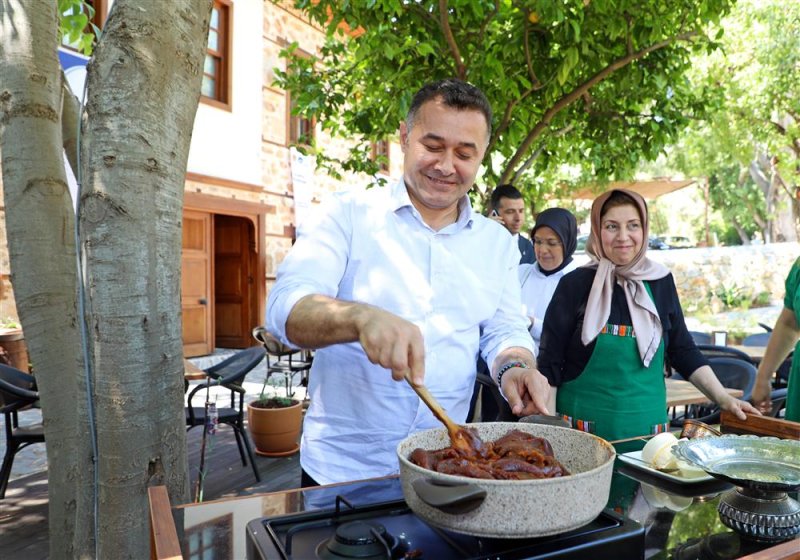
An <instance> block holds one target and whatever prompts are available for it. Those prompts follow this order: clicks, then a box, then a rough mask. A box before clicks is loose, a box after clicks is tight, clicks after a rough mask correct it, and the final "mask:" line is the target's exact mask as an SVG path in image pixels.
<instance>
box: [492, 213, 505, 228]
mask: <svg viewBox="0 0 800 560" xmlns="http://www.w3.org/2000/svg"><path fill="white" fill-rule="evenodd" d="M488 218H489V219H490V220H494V221H495V222H497V223H498V224H500V225H501V226H503V227H505V225H506V223H505V222H504V221H503V217H502V216H501V215H500V214H498V213H497V212H492V213H490V214H489V216H488Z"/></svg>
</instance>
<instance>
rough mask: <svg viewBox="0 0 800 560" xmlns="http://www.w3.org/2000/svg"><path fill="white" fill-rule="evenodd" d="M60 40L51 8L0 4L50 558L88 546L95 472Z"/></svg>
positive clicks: (22, 301)
mask: <svg viewBox="0 0 800 560" xmlns="http://www.w3.org/2000/svg"><path fill="white" fill-rule="evenodd" d="M12 22H13V25H12ZM58 41H59V38H58V13H57V10H56V6H55V4H53V3H49V2H47V3H31V2H25V1H23V0H19V1H18V2H13V1H11V2H7V1H4V2H2V3H0V48H1V49H2V51H1V52H0V84H2V86H0V112H1V113H2V116H0V152H2V155H3V194H4V203H5V209H6V212H5V219H6V232H7V234H6V235H7V238H8V250H9V257H10V265H11V282H12V284H13V286H14V297H15V299H16V305H17V311H18V313H19V316H20V320H21V322H22V325H23V327H24V332H25V337H26V342H27V345H28V352H29V354H30V359H31V362H32V363H33V364H35V372H36V379H37V383H38V385H39V390H40V395H41V403H42V415H43V418H44V425H45V434H46V435H45V437H46V439H47V459H48V463H49V465H50V468H49V475H48V476H49V493H50V497H49V502H50V537H51V542H52V543H53V545H54V547H53V549H52V553H51V556H52V557H53V558H58V557H78V556H80V555H82V553H83V552H85V550H86V549H85V545H82V544H79V545H78V546H77V548H76V547H75V543H77V542H80V541H83V542H86V543H89V544H91V541H92V540H93V539H92V530H91V528H92V522H91V519H92V508H91V504H92V490H91V482H92V474H93V471H92V469H93V467H92V462H91V442H90V440H89V438H88V437H86V434H87V433H88V421H87V414H86V402H87V399H86V387H85V384H84V376H83V374H82V372H83V366H82V363H83V362H82V359H81V353H80V337H79V333H78V329H77V324H78V323H77V321H78V318H77V306H76V301H75V294H76V293H77V279H76V269H75V242H74V235H73V232H74V225H75V217H74V214H73V212H72V204H71V199H70V194H69V190H68V188H67V182H66V176H65V172H64V164H63V157H62V153H63V149H62V147H61V146H62V138H61V123H60V119H59V113H60V110H61V72H60V69H59V65H58V59H57V57H56V53H55V45H57V44H58ZM32 156H33V157H32ZM73 539H74V540H73Z"/></svg>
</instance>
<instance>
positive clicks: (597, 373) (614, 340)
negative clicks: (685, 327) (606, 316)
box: [556, 284, 669, 453]
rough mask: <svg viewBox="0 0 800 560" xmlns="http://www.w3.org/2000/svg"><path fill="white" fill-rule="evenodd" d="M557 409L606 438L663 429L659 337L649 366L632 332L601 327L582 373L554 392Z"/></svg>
mask: <svg viewBox="0 0 800 560" xmlns="http://www.w3.org/2000/svg"><path fill="white" fill-rule="evenodd" d="M645 286H646V287H647V291H648V293H650V287H649V286H647V284H645ZM651 297H652V294H651ZM556 410H557V411H558V414H560V415H562V416H563V417H564V418H565V419H566V420H567V421H568V422H571V423H572V426H573V427H574V428H576V429H579V430H582V431H586V432H591V433H593V434H595V435H597V436H599V437H601V438H603V439H605V440H617V439H625V438H630V437H635V436H643V435H648V434H657V433H660V432H663V431H666V430H668V429H669V422H668V417H667V389H666V385H665V383H664V341H663V339H662V340H661V343H660V344H659V345H658V351H657V352H656V354H655V356H653V360H652V361H651V362H650V366H649V367H644V365H642V359H641V357H640V356H639V349H638V347H637V346H636V339H635V338H634V337H633V328H632V327H630V326H627V325H610V324H609V325H606V326H605V327H604V328H603V330H602V331H601V332H600V334H599V335H598V336H597V342H596V343H595V347H594V351H593V352H592V356H591V357H590V358H589V362H588V363H587V364H586V367H585V368H584V370H583V373H581V375H580V376H579V377H578V378H577V379H573V380H572V381H568V382H566V383H564V384H563V385H561V386H560V387H559V388H558V393H557V395H556ZM643 446H644V442H643V441H635V442H628V443H625V444H619V445H617V446H616V449H617V452H618V453H625V452H628V451H635V450H638V449H641V448H642V447H643Z"/></svg>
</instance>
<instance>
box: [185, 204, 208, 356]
mask: <svg viewBox="0 0 800 560" xmlns="http://www.w3.org/2000/svg"><path fill="white" fill-rule="evenodd" d="M212 228H213V221H212V219H211V214H210V213H208V212H196V211H191V210H186V211H184V213H183V251H182V256H181V310H182V312H183V354H184V356H187V357H189V356H204V355H206V354H211V353H212V352H213V351H214V337H213V333H214V313H213V308H214V302H213V300H212V297H211V296H212V294H213V293H214V285H213V283H212V276H211V265H212V255H213V245H212V239H213V237H212Z"/></svg>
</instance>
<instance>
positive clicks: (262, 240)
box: [0, 0, 402, 356]
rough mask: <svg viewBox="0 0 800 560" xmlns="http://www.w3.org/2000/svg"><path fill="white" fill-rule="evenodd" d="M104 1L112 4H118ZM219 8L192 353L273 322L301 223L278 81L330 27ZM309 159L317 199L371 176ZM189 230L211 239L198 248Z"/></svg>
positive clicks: (194, 251) (6, 270)
mask: <svg viewBox="0 0 800 560" xmlns="http://www.w3.org/2000/svg"><path fill="white" fill-rule="evenodd" d="M100 5H102V6H103V9H105V10H106V12H107V10H108V5H107V3H101V4H100ZM215 10H217V11H218V13H217V14H216V18H217V19H215V16H212V29H213V28H214V25H215V24H217V25H218V26H219V30H218V33H219V35H218V36H215V38H217V39H220V41H221V43H222V45H223V46H224V47H225V48H226V49H227V50H226V51H225V53H224V54H225V56H226V57H227V66H226V68H227V72H228V74H227V75H226V76H212V77H214V78H220V79H221V78H223V77H224V78H225V81H226V83H227V84H228V86H227V90H226V92H225V95H226V99H225V100H224V101H223V102H219V101H217V100H215V99H209V98H206V97H203V98H201V102H200V105H199V107H198V111H197V116H196V119H195V125H194V129H193V134H192V145H191V149H190V154H189V162H188V166H187V178H186V191H185V193H186V194H185V197H184V260H183V263H182V265H183V266H182V269H183V280H184V282H183V290H182V298H183V300H184V306H183V315H184V343H185V347H184V350H185V353H186V355H187V356H192V355H202V354H205V353H209V352H211V351H213V349H214V348H215V347H244V346H249V345H251V344H252V339H251V338H250V329H251V328H252V327H254V326H256V325H259V324H262V323H263V321H264V312H265V306H266V298H267V294H268V290H269V287H270V286H271V285H272V283H273V282H274V280H275V275H276V271H277V268H278V265H279V264H280V262H281V261H282V260H283V258H284V257H285V255H286V253H287V252H288V250H289V249H290V247H291V245H292V242H293V239H294V236H295V232H296V225H297V221H298V219H297V218H298V211H297V208H298V204H297V200H298V199H297V196H296V195H297V194H298V185H296V184H295V183H296V181H295V179H296V178H297V171H298V170H297V168H295V173H294V174H293V162H294V164H295V165H296V162H297V158H293V154H292V148H291V141H290V126H291V119H292V117H291V115H290V109H289V105H290V100H289V96H288V94H287V92H285V91H283V90H281V89H280V88H278V87H276V86H275V85H274V84H273V81H274V78H275V69H276V68H284V67H285V62H284V60H283V59H282V58H280V56H279V53H280V51H281V50H282V49H284V48H285V47H286V46H288V45H289V44H291V43H294V42H296V43H297V44H298V45H299V49H300V50H301V51H303V52H305V53H316V52H317V51H318V49H319V48H320V46H321V45H322V42H323V40H324V33H323V31H322V30H321V29H319V28H318V27H316V26H314V25H311V24H309V22H308V20H307V19H306V18H304V17H303V15H302V14H301V13H300V12H297V11H296V10H294V9H292V8H291V7H290V3H289V2H283V3H278V4H276V3H273V2H272V1H270V0H262V1H261V2H259V1H257V0H215ZM102 21H104V18H103V19H102V20H101V23H102ZM205 85H206V84H205V82H204V86H205ZM204 93H205V91H204ZM398 124H399V123H398ZM315 134H316V142H317V143H318V145H324V146H326V148H329V149H330V148H333V149H336V147H337V145H341V147H342V149H343V150H344V148H345V147H346V143H345V142H343V141H341V140H338V139H332V138H329V137H326V136H325V135H324V134H323V132H322V130H321V127H320V126H318V125H317V126H316V127H315ZM390 154H391V155H390V168H389V172H388V174H389V175H391V176H398V175H399V174H400V173H401V161H402V159H401V153H400V150H399V147H398V146H397V144H396V142H395V143H392V145H391V148H390ZM304 161H305V164H304V166H303V171H304V172H305V173H306V175H305V178H304V182H303V188H304V189H305V190H304V193H303V197H304V201H305V206H307V207H310V206H313V205H315V204H317V203H318V202H319V201H320V199H321V198H322V196H323V194H324V193H326V192H332V191H337V190H341V189H345V188H349V187H350V186H351V185H356V184H358V185H363V184H365V183H366V182H368V181H370V180H371V178H369V177H364V176H352V175H351V176H345V177H344V178H343V179H342V180H336V179H334V178H332V177H329V176H327V175H325V174H323V173H319V172H316V171H315V170H314V169H313V162H311V163H309V161H308V159H307V158H306V159H305V160H304ZM1 186H2V185H0V187H1ZM4 224H5V208H4V207H0V320H3V319H6V318H10V319H17V310H16V306H15V304H14V296H13V287H12V286H11V282H10V264H9V257H8V248H7V244H6V241H5V239H6V238H5V227H4ZM187 232H188V233H189V235H187ZM240 236H243V238H242V239H241V240H240V239H239V237H240ZM187 239H203V240H205V241H204V242H203V243H202V244H201V245H202V247H200V246H198V247H187ZM220 248H222V249H220ZM195 257H198V258H195ZM232 259H233V261H234V262H233V264H231V263H232ZM237 259H238V262H235V261H237ZM238 276H243V277H244V278H245V280H243V281H242V284H241V285H239V286H237V285H234V284H233V283H232V282H231V281H230V279H231V278H235V277H238ZM248 281H249V282H250V283H249V284H248V283H247V282H248ZM245 292H246V293H245ZM240 296H245V300H246V301H245V300H242V299H241V297H240ZM237 298H238V299H237ZM189 300H191V301H189ZM242 301H245V302H244V303H242ZM187 302H188V303H187ZM237 302H238V303H237ZM198 341H199V343H198Z"/></svg>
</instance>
